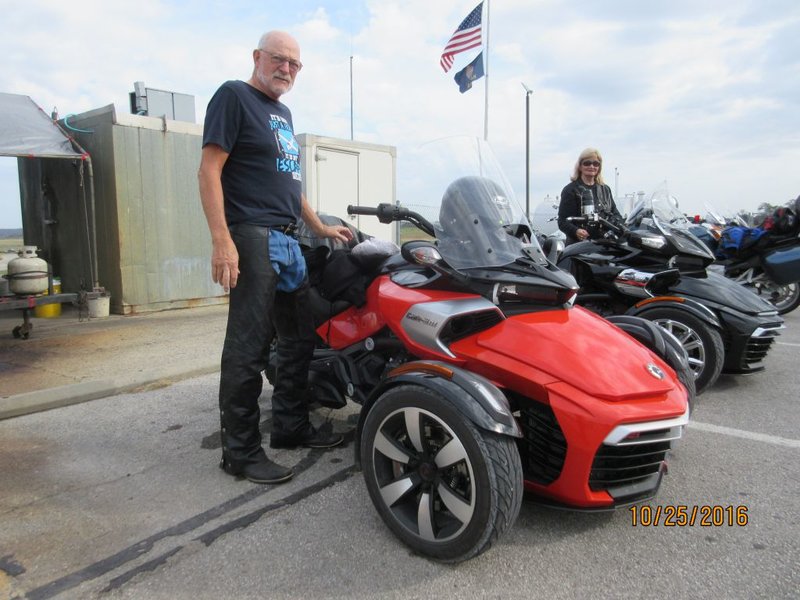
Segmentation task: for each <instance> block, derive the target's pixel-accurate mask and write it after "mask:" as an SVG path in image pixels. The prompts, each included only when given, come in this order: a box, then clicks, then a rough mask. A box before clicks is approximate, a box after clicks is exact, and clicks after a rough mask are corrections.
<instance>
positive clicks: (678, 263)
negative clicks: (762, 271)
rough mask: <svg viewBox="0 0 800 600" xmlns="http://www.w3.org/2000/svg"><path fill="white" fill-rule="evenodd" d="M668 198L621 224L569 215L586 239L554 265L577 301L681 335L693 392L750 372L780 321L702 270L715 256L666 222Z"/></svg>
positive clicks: (672, 211) (642, 205)
mask: <svg viewBox="0 0 800 600" xmlns="http://www.w3.org/2000/svg"><path fill="white" fill-rule="evenodd" d="M676 211H677V209H676V208H675V207H674V205H673V204H672V203H671V202H670V199H669V198H663V197H658V196H656V197H654V198H651V199H650V200H644V199H643V200H640V201H639V202H638V203H637V205H636V206H635V207H634V208H633V210H632V211H631V214H630V216H629V217H628V219H627V221H626V223H616V222H611V221H608V220H607V219H603V218H601V217H600V216H599V215H597V214H594V213H590V214H587V215H586V216H584V217H577V218H576V219H575V220H577V221H582V222H583V224H582V226H583V227H585V228H589V229H590V230H591V231H592V234H593V235H592V237H593V239H591V240H587V241H583V242H579V243H577V244H572V245H570V246H567V247H566V248H565V249H564V250H563V251H562V252H561V254H560V256H559V258H558V265H559V266H560V267H562V268H564V269H566V270H568V271H569V272H571V273H572V274H573V275H574V276H575V278H576V279H577V281H578V284H579V285H580V288H581V290H580V293H579V294H578V298H577V303H579V304H581V305H583V306H585V307H587V308H589V309H591V310H593V311H595V312H597V313H599V314H601V315H605V316H607V315H618V314H626V315H636V316H639V317H643V318H645V319H648V320H651V321H653V322H655V323H657V324H659V325H661V326H662V327H664V328H665V329H667V330H669V331H670V332H672V333H673V334H674V335H675V336H676V337H678V339H679V340H680V341H681V342H682V344H683V346H684V348H685V350H686V352H687V354H688V356H689V361H690V363H691V365H692V368H693V370H694V373H695V385H696V387H697V393H698V394H700V393H702V392H703V391H705V390H706V389H708V388H709V387H710V386H711V385H713V384H714V382H715V381H716V380H717V378H718V377H719V374H720V373H721V372H725V373H753V372H756V371H760V370H763V369H764V360H765V358H766V356H767V353H768V352H769V349H770V347H771V345H772V343H773V341H774V339H775V336H776V335H778V332H779V330H780V329H781V328H782V327H783V320H782V319H781V318H780V317H779V316H778V314H777V311H776V310H775V308H774V307H773V306H772V305H770V304H769V303H768V302H766V301H764V300H762V299H761V298H759V297H757V296H756V295H755V294H753V293H752V292H750V291H749V290H746V289H745V288H743V287H741V286H739V285H737V284H735V283H733V282H732V281H730V280H729V279H726V278H725V277H722V276H721V275H719V274H716V273H710V272H708V271H707V269H706V268H707V267H708V265H710V264H711V263H712V262H713V261H714V255H713V254H712V253H711V252H710V250H709V249H708V247H706V246H705V245H704V244H703V243H702V242H701V241H700V240H698V239H697V238H696V237H695V236H694V235H692V234H691V233H689V232H688V231H686V230H685V229H682V228H679V227H673V226H671V221H673V220H674V219H677V218H678V217H677V216H676V215H679V216H680V219H682V221H684V222H685V221H686V218H685V217H684V216H683V215H682V214H680V213H679V212H677V213H676Z"/></svg>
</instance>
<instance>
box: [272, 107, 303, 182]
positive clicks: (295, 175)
mask: <svg viewBox="0 0 800 600" xmlns="http://www.w3.org/2000/svg"><path fill="white" fill-rule="evenodd" d="M269 119H270V120H269V127H270V129H271V130H272V132H273V134H274V135H275V141H276V143H277V144H278V150H279V151H280V153H281V155H280V156H279V157H278V158H277V159H276V167H277V169H278V171H279V172H281V173H291V174H292V179H296V180H297V181H301V180H302V179H301V176H300V146H299V145H298V144H297V140H296V139H295V137H294V132H293V131H292V126H291V125H290V124H289V122H288V121H287V120H286V119H284V118H283V117H281V116H280V115H270V116H269Z"/></svg>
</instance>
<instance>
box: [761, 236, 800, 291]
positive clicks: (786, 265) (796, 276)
mask: <svg viewBox="0 0 800 600" xmlns="http://www.w3.org/2000/svg"><path fill="white" fill-rule="evenodd" d="M763 264H764V271H765V272H766V273H767V275H769V277H770V279H772V280H773V281H774V282H775V283H777V284H779V285H787V284H789V283H795V282H797V281H800V246H793V247H791V248H786V249H782V250H775V251H774V252H770V253H769V254H767V255H766V256H765V257H764V258H763Z"/></svg>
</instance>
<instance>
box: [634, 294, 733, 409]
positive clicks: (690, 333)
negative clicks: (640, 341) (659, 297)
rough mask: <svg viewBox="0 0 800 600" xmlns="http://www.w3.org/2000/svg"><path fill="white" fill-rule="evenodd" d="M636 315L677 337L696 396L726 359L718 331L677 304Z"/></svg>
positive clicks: (715, 375)
mask: <svg viewBox="0 0 800 600" xmlns="http://www.w3.org/2000/svg"><path fill="white" fill-rule="evenodd" d="M639 316H640V317H643V318H645V319H647V320H649V321H653V322H654V323H656V324H658V325H660V326H661V327H663V328H664V329H666V330H667V331H669V332H670V333H671V334H672V335H674V336H675V337H676V338H678V341H679V342H680V343H681V345H682V346H683V349H684V350H686V355H687V357H688V359H689V366H690V367H691V369H692V371H693V372H694V385H695V391H696V394H697V395H698V396H699V395H700V394H702V393H703V392H704V391H705V390H706V389H708V388H709V387H711V386H712V385H714V383H715V382H716V381H717V378H718V377H719V374H720V373H721V372H722V365H723V364H724V362H725V347H724V346H723V344H722V335H721V334H720V332H719V331H717V330H716V329H715V328H714V327H711V326H710V325H708V324H706V323H704V322H703V321H702V320H700V319H699V318H698V317H695V316H694V315H693V314H691V313H688V312H686V311H684V310H680V309H677V308H671V307H662V308H653V309H650V310H648V311H645V312H642V313H639Z"/></svg>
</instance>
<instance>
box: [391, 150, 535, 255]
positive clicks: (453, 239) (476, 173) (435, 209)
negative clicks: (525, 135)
mask: <svg viewBox="0 0 800 600" xmlns="http://www.w3.org/2000/svg"><path fill="white" fill-rule="evenodd" d="M409 154H410V155H409V156H408V158H407V159H406V161H405V162H406V164H410V165H414V169H415V171H417V172H416V174H415V175H414V176H413V177H411V178H410V180H411V183H410V185H407V189H405V190H404V191H403V197H404V198H405V199H404V201H403V204H404V205H405V206H407V207H408V208H410V209H412V210H415V211H416V212H419V213H420V214H422V215H423V216H425V217H426V218H427V219H428V220H429V221H431V222H432V223H433V225H434V230H435V233H436V244H437V247H438V249H439V252H440V254H441V255H442V258H444V260H445V261H446V262H447V263H448V264H449V265H450V266H451V267H453V268H455V269H459V270H461V269H471V268H489V267H499V266H503V265H507V264H510V263H513V262H514V261H515V260H516V259H517V258H519V257H520V256H523V255H525V256H528V257H530V258H534V260H537V262H543V264H546V260H544V258H543V253H542V251H541V248H540V247H539V245H538V242H537V241H536V240H535V239H533V240H531V239H529V238H530V226H529V225H528V220H527V219H526V218H525V213H524V212H523V211H522V209H521V208H520V207H519V205H518V204H517V201H516V200H515V198H514V193H513V190H512V188H511V186H510V185H509V183H508V180H507V179H506V177H505V174H504V173H503V169H502V168H501V167H500V163H499V162H498V160H497V158H496V156H495V154H494V152H493V151H492V149H491V147H490V146H489V144H488V143H487V142H486V141H485V140H482V139H480V138H474V137H449V138H443V139H440V140H436V141H433V142H429V143H427V144H424V145H423V146H421V147H420V148H419V149H418V150H417V151H415V152H413V153H409ZM406 182H408V179H407V180H406ZM431 194H432V196H431Z"/></svg>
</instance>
